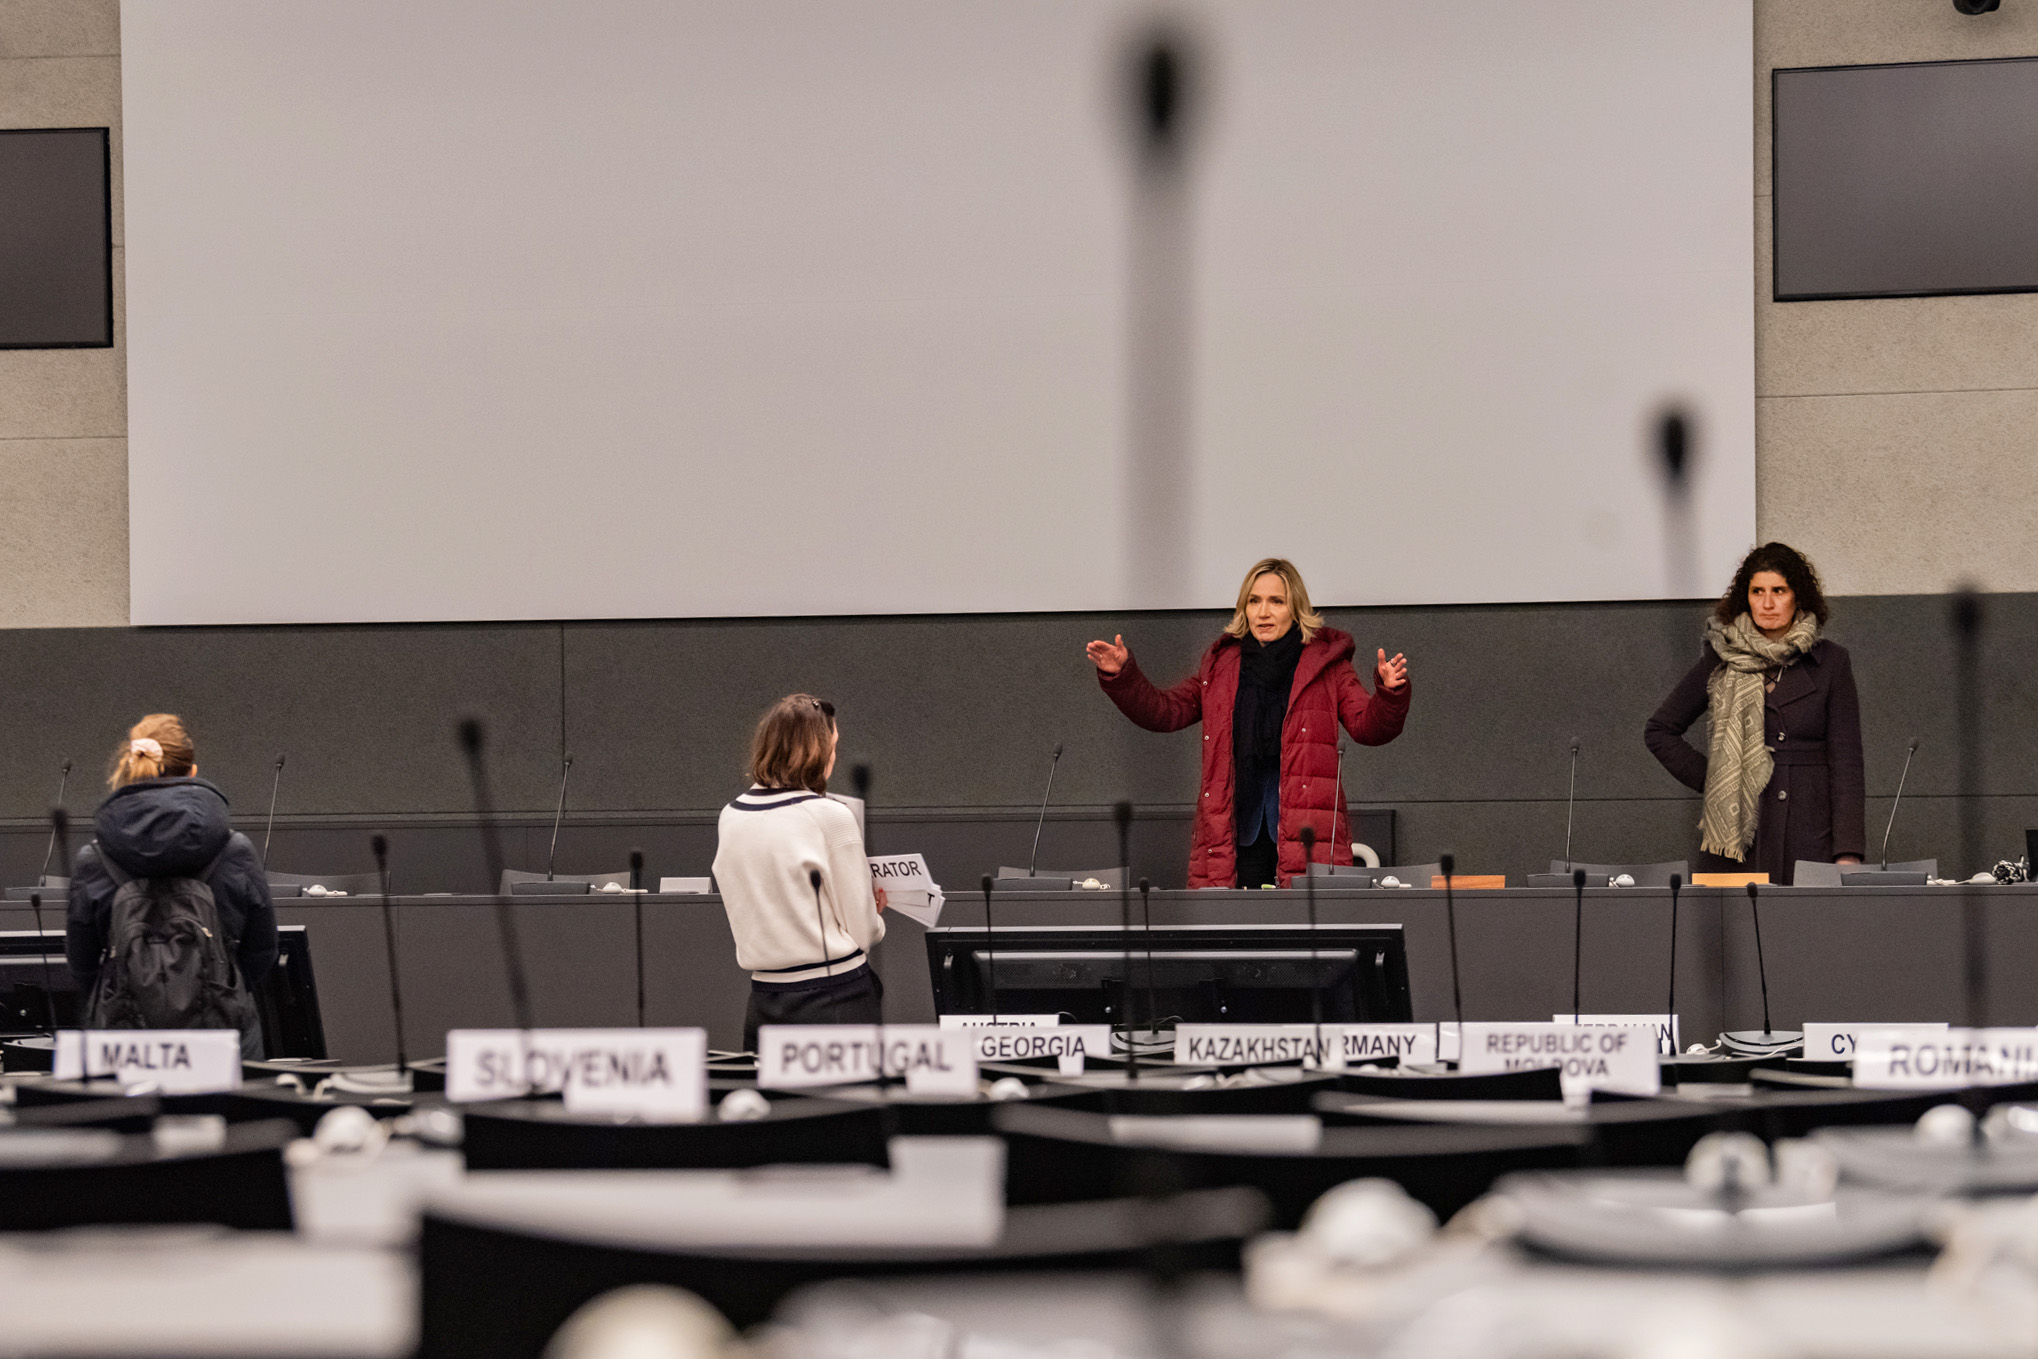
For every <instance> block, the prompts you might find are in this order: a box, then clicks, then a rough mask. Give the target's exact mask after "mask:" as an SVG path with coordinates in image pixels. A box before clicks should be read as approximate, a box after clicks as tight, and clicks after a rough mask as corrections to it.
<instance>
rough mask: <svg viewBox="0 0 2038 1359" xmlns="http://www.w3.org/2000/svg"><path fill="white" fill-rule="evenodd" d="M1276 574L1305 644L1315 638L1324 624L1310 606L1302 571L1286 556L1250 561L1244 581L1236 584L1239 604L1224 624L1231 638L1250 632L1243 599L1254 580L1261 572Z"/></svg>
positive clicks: (1249, 595) (1251, 587)
mask: <svg viewBox="0 0 2038 1359" xmlns="http://www.w3.org/2000/svg"><path fill="white" fill-rule="evenodd" d="M1269 574H1271V575H1276V576H1279V577H1280V578H1281V583H1282V584H1283V585H1285V586H1287V587H1288V604H1289V607H1291V608H1292V609H1294V610H1295V622H1296V624H1297V626H1299V627H1300V628H1301V629H1302V640H1303V642H1304V643H1305V644H1307V643H1308V642H1310V641H1312V640H1314V639H1315V637H1316V634H1317V631H1318V630H1319V629H1321V628H1322V627H1323V615H1322V614H1320V613H1318V612H1317V611H1316V610H1315V609H1313V608H1311V607H1310V606H1309V587H1308V586H1307V585H1304V584H1303V583H1302V573H1301V572H1300V571H1297V570H1296V569H1295V563H1293V562H1291V561H1289V560H1288V559H1287V558H1286V557H1262V558H1261V559H1260V560H1259V561H1256V562H1254V563H1253V567H1252V570H1250V571H1248V572H1246V573H1245V582H1244V583H1243V584H1241V585H1240V586H1239V587H1238V607H1237V608H1235V609H1233V610H1232V612H1231V621H1230V622H1229V623H1226V624H1225V625H1224V630H1225V632H1227V633H1229V634H1230V635H1231V636H1233V637H1243V636H1245V635H1246V634H1247V633H1248V632H1251V631H1252V624H1251V622H1249V621H1248V620H1247V618H1246V616H1245V602H1246V600H1247V599H1249V598H1250V597H1251V596H1252V592H1253V582H1254V581H1256V580H1258V579H1259V578H1260V577H1261V576H1264V575H1269Z"/></svg>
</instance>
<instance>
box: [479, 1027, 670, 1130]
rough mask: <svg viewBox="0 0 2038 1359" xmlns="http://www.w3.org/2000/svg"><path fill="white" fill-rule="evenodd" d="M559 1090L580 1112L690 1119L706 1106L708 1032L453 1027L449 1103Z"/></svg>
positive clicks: (573, 1108) (508, 1097)
mask: <svg viewBox="0 0 2038 1359" xmlns="http://www.w3.org/2000/svg"><path fill="white" fill-rule="evenodd" d="M554 1091H558V1092H559V1093H560V1094H561V1095H562V1096H563V1097H564V1099H565V1102H566V1107H567V1108H568V1109H569V1110H571V1111H573V1112H574V1113H590V1114H636V1115H639V1116H641V1117H644V1118H653V1119H662V1120H668V1121H686V1120H691V1119H696V1118H700V1117H701V1116H702V1115H703V1114H705V1113H706V1112H707V1103H708V1035H707V1031H706V1030H704V1029H532V1030H530V1031H528V1032H526V1031H523V1030H520V1029H454V1030H452V1031H451V1032H449V1033H448V1034H447V1035H446V1098H447V1099H449V1100H451V1101H453V1102H455V1103H461V1104H466V1103H472V1102H474V1101H476V1100H489V1099H520V1098H522V1097H523V1096H525V1095H546V1094H551V1093H552V1092H554Z"/></svg>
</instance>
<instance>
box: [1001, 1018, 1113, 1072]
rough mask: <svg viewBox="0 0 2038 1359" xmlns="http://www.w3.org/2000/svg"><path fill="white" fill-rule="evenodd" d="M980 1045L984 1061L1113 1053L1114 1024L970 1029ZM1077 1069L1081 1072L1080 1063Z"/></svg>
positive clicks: (1090, 1055) (1080, 1056) (1106, 1054)
mask: <svg viewBox="0 0 2038 1359" xmlns="http://www.w3.org/2000/svg"><path fill="white" fill-rule="evenodd" d="M967 1032H968V1033H969V1036H970V1038H971V1040H972V1041H974V1042H975V1044H976V1053H977V1060H978V1061H980V1062H1024V1061H1031V1060H1036V1059H1038V1058H1041V1057H1060V1058H1069V1057H1073V1058H1075V1060H1076V1062H1077V1063H1081V1062H1082V1061H1083V1060H1084V1059H1085V1058H1088V1057H1109V1056H1110V1055H1111V1026H1110V1025H1108V1024H1056V1025H1052V1026H1050V1027H1044V1028H1032V1029H1015V1028H1007V1027H1005V1026H1004V1025H999V1026H998V1027H996V1028H980V1029H970V1030H967ZM1076 1070H1078V1071H1081V1070H1082V1067H1081V1066H1080V1065H1078V1066H1077V1067H1076Z"/></svg>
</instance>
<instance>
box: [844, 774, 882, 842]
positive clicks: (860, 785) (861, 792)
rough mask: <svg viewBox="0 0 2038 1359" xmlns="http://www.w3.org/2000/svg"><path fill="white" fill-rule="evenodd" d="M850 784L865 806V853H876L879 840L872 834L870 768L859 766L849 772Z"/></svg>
mask: <svg viewBox="0 0 2038 1359" xmlns="http://www.w3.org/2000/svg"><path fill="white" fill-rule="evenodd" d="M849 782H850V783H851V784H853V785H855V788H856V800H857V801H858V802H861V803H862V804H863V852H864V853H865V854H870V853H873V852H875V849H876V845H877V839H876V837H875V836H873V835H872V834H871V833H870V825H871V814H870V766H869V765H867V764H860V765H857V766H856V767H855V768H853V769H851V770H850V771H849Z"/></svg>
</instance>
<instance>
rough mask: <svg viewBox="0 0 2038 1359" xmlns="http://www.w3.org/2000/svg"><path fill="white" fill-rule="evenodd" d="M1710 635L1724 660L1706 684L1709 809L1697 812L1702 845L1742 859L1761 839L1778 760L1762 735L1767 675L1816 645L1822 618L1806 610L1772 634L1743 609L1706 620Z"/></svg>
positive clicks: (1706, 803)
mask: <svg viewBox="0 0 2038 1359" xmlns="http://www.w3.org/2000/svg"><path fill="white" fill-rule="evenodd" d="M1705 640H1706V641H1707V643H1709V644H1710V645H1711V646H1712V649H1713V651H1714V652H1715V653H1717V654H1718V656H1719V658H1720V660H1721V661H1722V662H1723V664H1722V665H1721V666H1720V668H1719V669H1717V670H1715V671H1713V672H1712V678H1711V679H1709V680H1707V681H1706V685H1705V692H1706V699H1707V703H1708V706H1709V708H1710V710H1711V713H1712V739H1711V742H1710V748H1709V750H1708V752H1707V754H1708V763H1707V765H1706V770H1705V810H1704V812H1703V813H1702V814H1701V815H1700V816H1699V819H1698V829H1699V847H1700V848H1701V849H1703V850H1705V851H1706V852H1707V853H1708V854H1720V855H1724V856H1725V857H1727V858H1729V859H1739V858H1742V857H1744V856H1745V855H1746V854H1747V852H1748V847H1749V846H1750V845H1752V844H1753V843H1754V842H1755V825H1756V817H1757V813H1758V810H1759V807H1760V803H1761V799H1762V790H1763V789H1764V788H1767V787H1768V786H1769V776H1770V775H1771V774H1772V773H1774V772H1775V768H1776V762H1775V760H1773V759H1772V758H1770V754H1769V745H1768V742H1767V741H1766V740H1765V739H1764V738H1765V737H1766V735H1767V733H1766V732H1765V731H1764V730H1763V727H1764V721H1763V716H1762V702H1763V698H1762V696H1763V688H1762V676H1763V674H1764V673H1766V672H1768V671H1771V670H1779V669H1781V668H1782V667H1783V666H1785V665H1787V664H1789V663H1790V662H1791V661H1792V660H1794V659H1795V658H1797V657H1799V656H1802V655H1804V653H1805V652H1807V651H1809V650H1811V648H1812V645H1813V644H1814V643H1815V642H1817V641H1818V640H1819V620H1818V618H1817V617H1816V616H1815V615H1813V614H1809V613H1800V614H1798V616H1797V617H1796V618H1795V619H1793V620H1792V621H1791V624H1790V630H1789V631H1787V632H1785V633H1784V634H1783V636H1782V637H1781V638H1780V639H1779V640H1777V641H1774V642H1772V641H1770V640H1769V639H1768V638H1767V637H1764V636H1763V635H1762V630H1761V629H1760V628H1758V627H1756V626H1755V621H1754V620H1753V619H1752V618H1750V617H1749V616H1748V615H1747V614H1745V613H1744V614H1742V615H1740V616H1739V617H1738V618H1736V619H1734V621H1733V622H1731V623H1728V624H1725V625H1722V624H1721V623H1720V622H1719V620H1718V619H1713V620H1712V621H1710V622H1708V623H1707V624H1706V628H1705Z"/></svg>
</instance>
